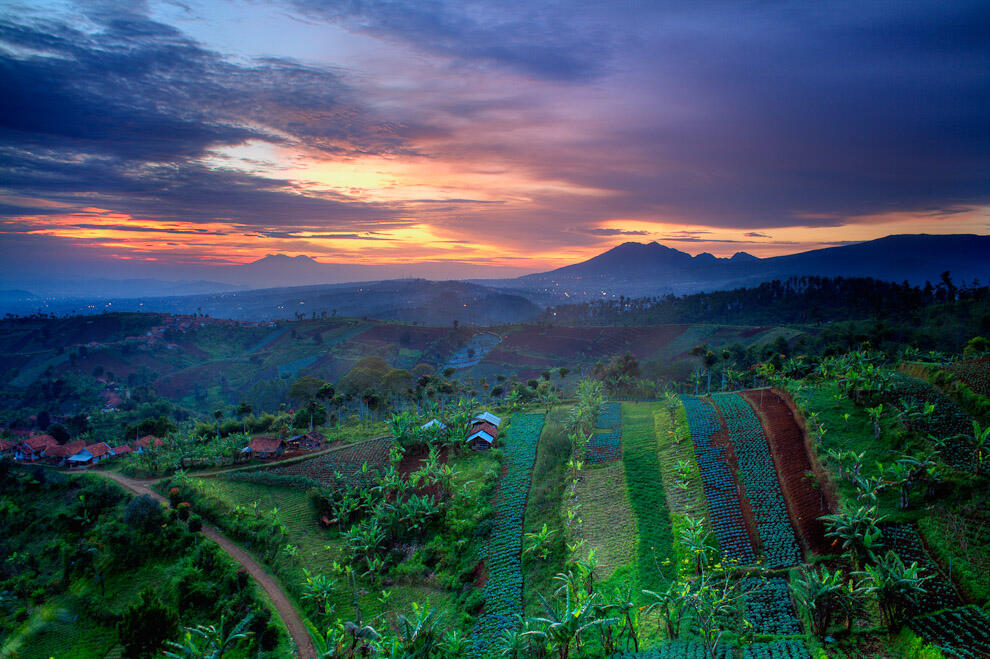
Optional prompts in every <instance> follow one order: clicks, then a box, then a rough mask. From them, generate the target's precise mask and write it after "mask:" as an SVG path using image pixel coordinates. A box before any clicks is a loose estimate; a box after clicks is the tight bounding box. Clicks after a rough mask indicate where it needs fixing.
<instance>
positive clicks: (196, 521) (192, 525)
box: [189, 515, 203, 533]
mask: <svg viewBox="0 0 990 659" xmlns="http://www.w3.org/2000/svg"><path fill="white" fill-rule="evenodd" d="M189 530H190V531H192V532H193V533H199V532H200V531H202V530H203V518H202V517H200V516H199V515H191V516H190V517H189Z"/></svg>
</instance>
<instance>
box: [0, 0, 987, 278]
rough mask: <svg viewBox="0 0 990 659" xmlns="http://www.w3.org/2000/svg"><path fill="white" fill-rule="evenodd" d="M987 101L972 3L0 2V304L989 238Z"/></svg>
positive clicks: (983, 26) (976, 5)
mask: <svg viewBox="0 0 990 659" xmlns="http://www.w3.org/2000/svg"><path fill="white" fill-rule="evenodd" d="M988 78H990V4H988V3H986V2H984V1H975V2H969V1H966V0H957V1H953V2H944V0H937V1H931V2H919V1H913V0H897V1H894V2H868V3H864V2H861V1H860V0H855V1H850V2H845V1H841V0H839V1H833V2H817V1H815V2H749V1H746V2H743V1H740V0H732V1H726V2H721V1H718V0H714V1H711V2H704V3H698V2H662V1H660V2H657V1H653V2H631V1H623V0H616V1H613V2H605V3H603V2H597V1H595V2H591V1H588V2H585V1H571V0H556V1H554V2H533V1H532V0H502V1H499V2H479V1H477V0H450V1H448V0H347V1H341V2H332V1H327V0H284V1H282V2H278V1H269V2H261V1H259V0H246V1H241V0H199V1H198V2H185V1H184V0H171V1H167V2H157V1H154V0H145V1H143V2H141V1H139V0H133V1H129V2H121V3H113V2H101V1H99V0H86V1H84V2H78V3H74V2H53V1H48V0H40V1H38V0H32V1H31V2H25V3H19V2H17V1H16V0H15V1H13V2H11V1H10V0H5V2H3V3H2V4H0V89H2V90H3V93H2V94H0V279H2V278H7V279H11V278H12V276H13V273H16V274H17V275H18V276H19V277H20V278H21V279H23V278H24V277H28V278H30V277H43V276H45V275H47V274H50V273H51V272H54V271H58V272H61V273H64V274H65V275H66V276H84V275H94V274H100V275H106V276H125V275H126V276H138V275H148V276H161V277H173V278H174V277H181V276H184V275H186V274H188V273H191V272H196V273H200V274H201V273H202V272H204V271H208V270H209V268H210V267H219V266H224V265H231V264H239V263H247V262H251V261H254V260H256V259H259V258H261V257H263V256H264V255H266V254H274V253H281V254H287V255H291V256H296V255H308V256H311V257H313V258H315V259H317V260H318V261H322V262H328V263H345V264H361V265H369V264H392V265H396V264H399V265H402V266H404V267H408V268H409V272H410V274H416V273H418V272H427V271H428V272H430V273H440V275H443V274H445V273H449V276H457V274H458V273H463V272H466V271H467V268H468V266H470V268H471V270H470V271H471V273H472V276H478V275H479V274H490V275H491V276H497V275H505V276H508V275H515V274H521V273H523V272H534V271H541V270H547V269H550V268H554V267H559V266H562V265H566V264H568V263H573V262H576V261H580V260H583V259H586V258H589V257H591V256H593V255H595V254H597V253H599V252H601V251H604V250H605V249H608V248H609V247H612V246H614V245H617V244H619V243H621V242H626V241H630V240H635V241H640V242H646V241H651V240H656V241H659V242H661V243H663V244H665V245H668V246H671V247H676V248H678V249H682V250H684V251H687V252H690V253H692V254H697V253H700V252H703V251H707V252H711V253H714V254H716V255H718V256H729V255H731V254H733V253H735V252H737V251H746V252H749V253H752V254H755V255H757V256H761V257H764V256H772V255H777V254H784V253H792V252H798V251H804V250H807V249H814V248H818V247H824V246H829V245H834V244H843V243H847V242H855V241H861V240H869V239H872V238H876V237H880V236H884V235H889V234H895V233H922V232H925V233H980V234H986V233H990V231H988V228H990V140H988V134H990V121H988V120H987V118H988V117H990V79H988ZM197 276H198V275H197ZM2 284H3V282H2V280H0V287H2Z"/></svg>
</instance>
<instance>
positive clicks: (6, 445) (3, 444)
mask: <svg viewBox="0 0 990 659" xmlns="http://www.w3.org/2000/svg"><path fill="white" fill-rule="evenodd" d="M15 446H16V444H14V442H11V441H8V440H6V439H0V455H12V454H13V453H14V447H15Z"/></svg>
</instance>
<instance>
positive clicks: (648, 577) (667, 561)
mask: <svg viewBox="0 0 990 659" xmlns="http://www.w3.org/2000/svg"><path fill="white" fill-rule="evenodd" d="M658 409H660V403H623V404H622V462H623V464H624V465H625V470H626V488H627V490H628V492H629V500H630V502H631V503H632V509H633V512H634V513H635V514H636V521H637V528H638V530H639V545H638V551H637V557H638V558H637V571H638V574H639V583H640V586H641V587H642V588H646V589H655V588H657V587H659V586H660V584H661V578H660V575H661V572H662V573H663V574H664V576H666V577H668V578H669V577H671V576H672V575H673V573H674V572H675V569H676V566H675V565H674V562H673V560H672V559H673V555H674V550H673V545H672V543H673V533H672V530H671V523H670V515H669V512H668V510H667V497H666V495H665V494H664V489H663V480H662V477H661V472H660V462H659V459H658V457H657V439H656V435H655V431H654V418H653V414H654V412H655V411H657V410H658Z"/></svg>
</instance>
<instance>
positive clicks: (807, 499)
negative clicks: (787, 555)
mask: <svg viewBox="0 0 990 659" xmlns="http://www.w3.org/2000/svg"><path fill="white" fill-rule="evenodd" d="M742 396H743V398H745V399H746V400H747V401H748V402H749V404H750V405H751V406H752V407H753V410H755V411H756V414H757V416H758V417H759V418H760V423H761V424H763V432H764V433H765V434H766V436H767V439H768V440H769V442H770V451H771V453H772V454H773V462H774V466H775V467H776V468H777V480H779V481H780V487H781V491H782V492H783V494H784V500H785V501H786V502H787V512H788V514H789V515H790V517H791V524H792V525H793V526H794V528H795V529H797V532H798V540H799V541H800V543H801V546H802V548H803V549H804V550H805V552H812V553H816V554H825V553H829V552H830V551H831V550H830V548H829V547H830V541H829V540H828V539H827V538H826V537H825V526H824V525H823V524H822V523H821V522H820V521H819V520H818V518H819V517H820V516H821V515H828V514H829V513H830V512H831V511H830V510H829V505H828V500H827V499H826V497H825V495H824V494H823V493H822V490H821V488H819V487H816V486H815V481H814V480H813V479H812V478H810V474H811V473H812V469H811V461H810V460H809V459H808V452H807V450H806V449H805V443H804V434H803V433H802V431H801V428H800V427H799V426H798V424H797V422H796V421H795V419H794V415H793V414H792V413H791V410H790V408H789V407H788V406H787V403H785V402H784V399H782V398H781V397H780V396H778V395H777V394H776V393H775V392H774V391H772V390H770V389H764V390H762V391H744V392H742Z"/></svg>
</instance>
